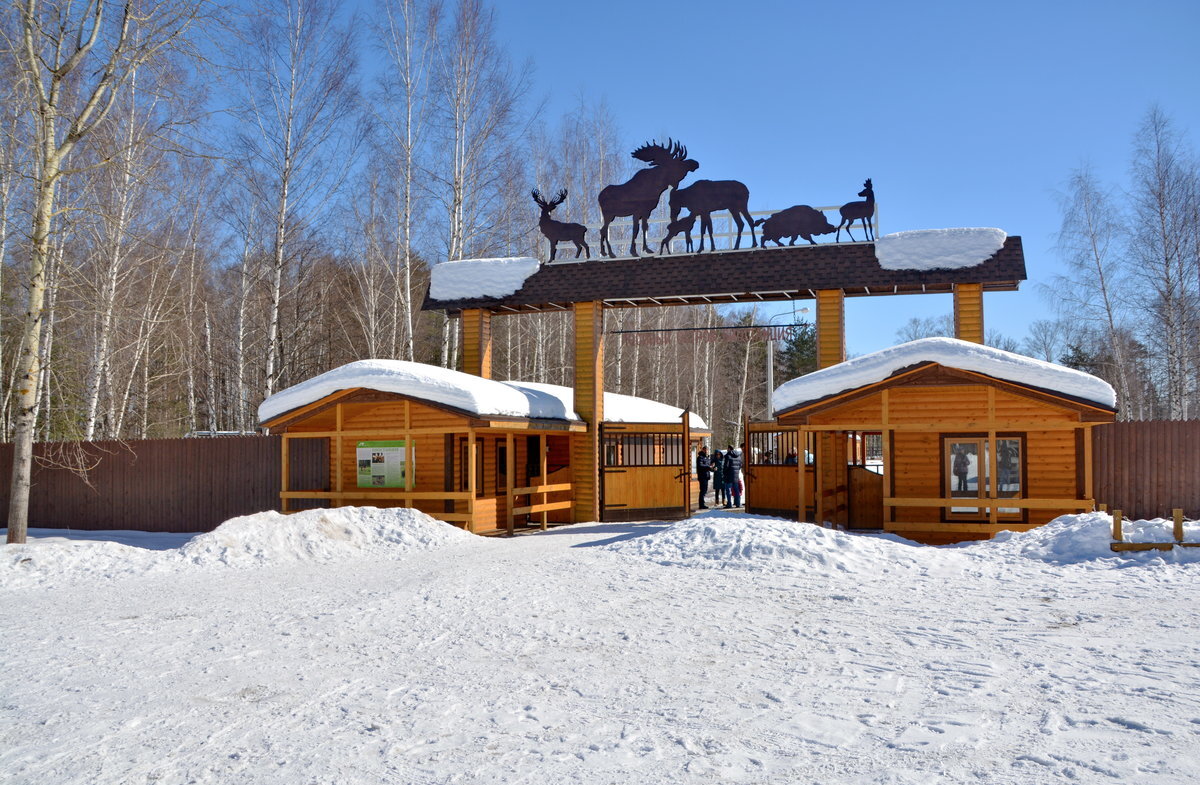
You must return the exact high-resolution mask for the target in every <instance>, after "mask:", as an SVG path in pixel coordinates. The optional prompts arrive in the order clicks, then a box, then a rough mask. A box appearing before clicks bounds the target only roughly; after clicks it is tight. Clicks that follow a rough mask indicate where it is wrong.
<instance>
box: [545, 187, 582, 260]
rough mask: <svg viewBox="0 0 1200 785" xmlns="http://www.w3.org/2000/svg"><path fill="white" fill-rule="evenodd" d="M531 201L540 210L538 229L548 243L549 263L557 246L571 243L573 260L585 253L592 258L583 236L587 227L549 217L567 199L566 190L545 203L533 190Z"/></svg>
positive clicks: (555, 252)
mask: <svg viewBox="0 0 1200 785" xmlns="http://www.w3.org/2000/svg"><path fill="white" fill-rule="evenodd" d="M532 193H533V201H535V202H537V206H538V207H540V208H542V217H541V218H540V219H538V228H539V229H541V230H542V234H543V235H545V237H546V239H547V240H549V241H550V261H552V262H553V261H554V257H555V256H556V255H557V253H558V244H559V243H565V242H571V243H575V258H576V259H578V258H579V254H581V253H584V252H586V253H587V258H588V259H591V258H592V249H591V248H588V244H587V241H586V240H585V239H584V235H586V234H587V227H586V226H584V225H583V224H569V223H563V222H562V221H556V220H554V219H553V218H551V217H550V213H552V212H554V208H555V207H558V206H559V205H560V204H562V203H563V202H564V201H565V200H566V198H567V189H566V188H564V189H562V190H561V191H559V192H558V196H556V197H554V199H553V200H552V201H549V202H547V201H546V200H545V199H543V198H542V195H541V194H540V193H538V192H537V189H536V188H535V189H534V190H533V192H532Z"/></svg>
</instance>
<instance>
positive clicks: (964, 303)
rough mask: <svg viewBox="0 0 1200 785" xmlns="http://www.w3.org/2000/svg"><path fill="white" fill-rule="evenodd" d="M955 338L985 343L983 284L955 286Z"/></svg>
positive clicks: (957, 284) (960, 284) (959, 284)
mask: <svg viewBox="0 0 1200 785" xmlns="http://www.w3.org/2000/svg"><path fill="white" fill-rule="evenodd" d="M954 337H955V338H958V339H959V340H962V341H974V342H975V343H983V284H981V283H956V284H954Z"/></svg>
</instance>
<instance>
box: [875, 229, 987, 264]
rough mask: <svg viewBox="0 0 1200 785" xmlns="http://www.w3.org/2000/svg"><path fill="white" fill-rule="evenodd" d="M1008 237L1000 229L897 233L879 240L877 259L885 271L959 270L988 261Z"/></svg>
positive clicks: (876, 242) (931, 230)
mask: <svg viewBox="0 0 1200 785" xmlns="http://www.w3.org/2000/svg"><path fill="white" fill-rule="evenodd" d="M1007 238H1008V235H1007V234H1005V233H1004V232H1003V231H1002V230H1000V229H921V230H918V231H915V232H896V233H894V234H885V235H884V236H883V237H880V238H879V239H878V240H876V241H875V257H876V258H877V259H878V260H879V266H880V267H882V268H883V269H885V270H956V269H958V268H960V267H974V266H975V265H977V264H982V263H983V262H986V261H987V260H988V259H990V258H992V257H993V256H995V255H996V252H997V251H999V250H1000V249H1001V248H1003V247H1004V241H1005V240H1006V239H1007Z"/></svg>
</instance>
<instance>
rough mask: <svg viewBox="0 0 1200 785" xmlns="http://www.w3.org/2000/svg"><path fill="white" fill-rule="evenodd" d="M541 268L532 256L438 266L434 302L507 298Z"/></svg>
mask: <svg viewBox="0 0 1200 785" xmlns="http://www.w3.org/2000/svg"><path fill="white" fill-rule="evenodd" d="M539 267H541V264H540V263H539V262H538V260H537V259H534V258H533V257H530V256H511V257H506V258H501V259H460V260H458V261H456V262H442V263H440V264H435V265H434V266H433V270H432V271H431V272H430V276H429V297H430V299H433V300H465V299H473V298H476V297H507V296H508V295H510V294H513V293H514V292H516V291H518V290H519V289H520V288H521V287H522V286H524V285H525V279H526V278H528V277H529V276H531V275H533V274H534V273H536V272H537V271H538V268H539Z"/></svg>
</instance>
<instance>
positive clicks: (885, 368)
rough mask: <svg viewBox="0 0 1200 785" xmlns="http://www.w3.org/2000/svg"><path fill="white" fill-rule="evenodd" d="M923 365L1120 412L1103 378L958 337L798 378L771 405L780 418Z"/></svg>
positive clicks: (924, 341)
mask: <svg viewBox="0 0 1200 785" xmlns="http://www.w3.org/2000/svg"><path fill="white" fill-rule="evenodd" d="M923 362H935V363H938V364H939V365H943V366H945V367H947V368H957V369H960V370H964V371H975V372H976V373H982V374H984V375H986V376H991V377H993V378H996V379H1001V380H1004V381H1009V382H1017V383H1018V384H1025V385H1029V386H1031V387H1038V388H1041V389H1044V390H1054V391H1057V392H1060V393H1063V394H1065V395H1069V396H1072V397H1074V398H1081V399H1083V400H1085V401H1091V402H1094V403H1098V404H1100V405H1101V406H1106V407H1109V408H1115V407H1116V401H1117V396H1116V392H1115V391H1114V390H1113V388H1112V385H1110V384H1109V383H1108V382H1106V381H1104V380H1103V379H1100V378H1098V377H1096V376H1092V375H1091V374H1088V373H1084V372H1083V371H1077V370H1075V369H1074V368H1067V367H1064V366H1062V365H1055V364H1054V363H1048V362H1043V361H1042V360H1035V359H1033V358H1032V357H1026V356H1024V355H1021V354H1014V353H1013V352H1006V351H1003V350H1002V349H995V348H992V347H991V346H984V345H982V344H978V343H972V342H971V341H960V340H958V339H956V338H922V339H920V340H917V341H910V342H908V343H902V344H900V345H899V346H893V347H891V348H888V349H883V350H881V351H878V352H872V353H871V354H864V355H863V356H862V357H855V358H854V359H852V360H847V361H846V362H842V363H838V364H837V365H833V366H830V367H829V368H823V369H821V370H819V371H815V372H813V373H810V374H808V375H807V376H801V377H799V378H796V379H792V380H791V381H788V382H784V383H783V384H781V385H780V386H779V387H778V388H776V389H775V392H774V394H773V395H772V396H771V406H772V409H773V410H774V412H775V414H779V412H782V411H784V410H786V409H790V408H792V407H793V406H799V405H800V404H803V403H809V402H811V401H818V400H820V399H822V398H825V397H828V396H830V395H836V394H837V393H840V392H844V391H846V390H853V389H856V388H858V387H863V386H865V385H868V384H875V383H876V382H881V381H883V380H884V379H887V378H888V377H890V376H891V375H892V374H894V373H895V372H896V371H899V370H900V369H902V368H908V367H910V366H913V365H917V364H918V363H923Z"/></svg>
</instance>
